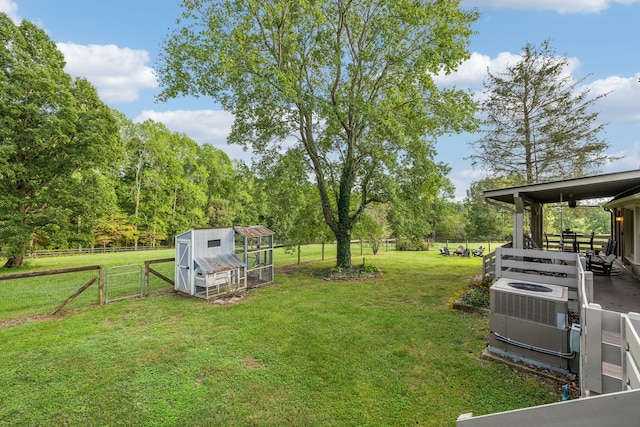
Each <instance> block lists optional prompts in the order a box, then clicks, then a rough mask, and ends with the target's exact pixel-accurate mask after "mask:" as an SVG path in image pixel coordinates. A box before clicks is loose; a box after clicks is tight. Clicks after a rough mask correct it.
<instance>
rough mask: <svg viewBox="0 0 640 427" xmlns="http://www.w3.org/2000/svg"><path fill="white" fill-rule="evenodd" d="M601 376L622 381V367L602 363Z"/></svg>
mask: <svg viewBox="0 0 640 427" xmlns="http://www.w3.org/2000/svg"><path fill="white" fill-rule="evenodd" d="M602 375H606V376H608V377H611V378H615V379H617V380H621V381H622V366H619V365H614V364H613V363H607V362H602Z"/></svg>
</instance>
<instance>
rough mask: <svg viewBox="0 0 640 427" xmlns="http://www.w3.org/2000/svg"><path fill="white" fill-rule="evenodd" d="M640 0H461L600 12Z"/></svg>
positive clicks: (471, 3)
mask: <svg viewBox="0 0 640 427" xmlns="http://www.w3.org/2000/svg"><path fill="white" fill-rule="evenodd" d="M639 2H640V0H561V1H558V0H463V1H462V5H463V6H464V7H465V8H472V7H478V8H479V7H489V8H494V9H520V10H553V11H556V12H558V13H563V14H564V13H600V12H602V11H603V10H606V9H608V8H609V7H611V6H612V5H613V4H634V3H639Z"/></svg>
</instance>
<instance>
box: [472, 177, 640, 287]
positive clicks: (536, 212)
mask: <svg viewBox="0 0 640 427" xmlns="http://www.w3.org/2000/svg"><path fill="white" fill-rule="evenodd" d="M483 196H484V198H485V200H486V201H487V202H488V203H490V204H492V205H494V206H497V207H499V208H501V209H506V210H508V211H510V212H512V214H513V247H514V248H515V249H527V248H529V249H530V248H531V247H533V248H540V249H545V250H565V251H577V252H583V253H584V252H588V251H590V250H594V249H595V250H599V249H601V247H602V243H603V239H604V238H605V237H609V238H610V239H612V240H615V241H616V247H615V250H614V254H615V255H616V258H617V260H618V261H620V262H621V263H622V265H624V266H625V267H626V268H627V269H628V270H629V271H630V272H631V273H632V274H633V275H634V276H636V277H640V238H639V236H640V170H632V171H626V172H617V173H610V174H601V175H593V176H588V177H581V178H572V179H563V180H558V181H552V182H546V183H539V184H531V185H523V186H516V187H509V188H501V189H495V190H487V191H485V192H484V193H483ZM594 199H597V200H601V201H603V203H602V208H603V209H604V210H606V211H607V212H609V215H610V221H611V235H610V236H602V235H599V236H593V239H591V237H592V236H590V235H589V233H585V230H583V233H581V235H579V236H576V235H575V234H574V235H572V234H571V233H567V235H563V234H564V233H562V232H565V230H557V232H558V233H557V234H556V235H549V234H547V233H545V230H544V227H543V224H544V212H545V208H546V206H548V205H550V204H558V203H565V202H566V204H567V206H568V207H569V208H571V207H575V206H576V203H577V202H579V201H581V200H594ZM525 224H527V227H526V229H525Z"/></svg>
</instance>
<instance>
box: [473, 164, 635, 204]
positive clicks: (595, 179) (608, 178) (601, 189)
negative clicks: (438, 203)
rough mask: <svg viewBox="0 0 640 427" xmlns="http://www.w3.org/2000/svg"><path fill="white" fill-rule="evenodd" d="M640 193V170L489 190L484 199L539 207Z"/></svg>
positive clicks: (485, 192) (484, 194) (484, 193)
mask: <svg viewBox="0 0 640 427" xmlns="http://www.w3.org/2000/svg"><path fill="white" fill-rule="evenodd" d="M630 192H632V193H633V192H635V193H640V169H636V170H632V171H626V172H616V173H608V174H602V175H593V176H585V177H581V178H571V179H563V180H559V181H551V182H544V183H539V184H531V185H521V186H517V187H510V188H501V189H497V190H486V191H484V192H483V196H484V198H485V199H491V200H496V201H500V202H505V203H510V204H513V203H514V198H515V197H524V198H527V199H530V200H533V201H535V202H538V203H542V204H545V203H556V202H560V201H561V200H562V201H567V200H568V199H569V198H572V199H573V200H588V199H603V198H614V197H617V196H622V195H628V194H629V193H630Z"/></svg>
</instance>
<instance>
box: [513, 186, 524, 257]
mask: <svg viewBox="0 0 640 427" xmlns="http://www.w3.org/2000/svg"><path fill="white" fill-rule="evenodd" d="M513 203H514V205H515V208H516V211H515V213H514V214H513V248H514V249H524V199H523V198H522V197H520V196H519V195H518V194H514V195H513Z"/></svg>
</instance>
